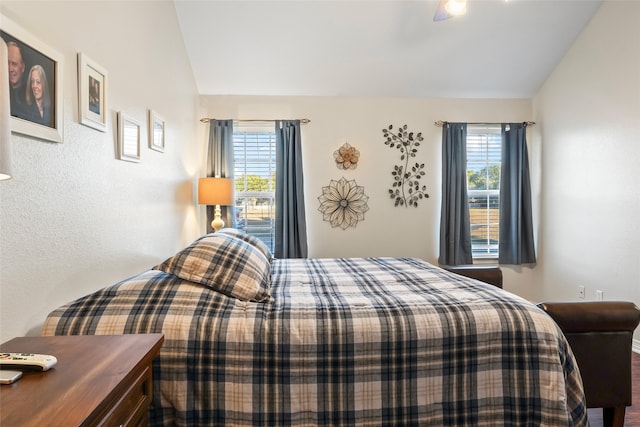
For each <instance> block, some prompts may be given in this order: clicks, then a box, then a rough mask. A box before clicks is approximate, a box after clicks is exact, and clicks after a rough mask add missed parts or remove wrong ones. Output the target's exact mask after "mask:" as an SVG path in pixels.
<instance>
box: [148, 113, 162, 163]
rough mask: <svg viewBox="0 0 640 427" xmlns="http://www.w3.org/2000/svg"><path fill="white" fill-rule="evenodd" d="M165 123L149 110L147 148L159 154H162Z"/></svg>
mask: <svg viewBox="0 0 640 427" xmlns="http://www.w3.org/2000/svg"><path fill="white" fill-rule="evenodd" d="M164 128H165V122H164V119H163V118H162V117H160V116H159V115H158V113H156V112H155V111H153V110H149V129H148V135H149V148H150V149H152V150H155V151H159V152H161V153H163V152H164V142H165V129H164Z"/></svg>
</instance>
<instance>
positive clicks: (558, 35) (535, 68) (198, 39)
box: [174, 0, 602, 98]
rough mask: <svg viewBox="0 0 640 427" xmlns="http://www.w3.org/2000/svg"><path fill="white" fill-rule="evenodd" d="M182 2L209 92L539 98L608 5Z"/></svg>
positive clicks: (542, 1)
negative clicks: (437, 17) (459, 11)
mask: <svg viewBox="0 0 640 427" xmlns="http://www.w3.org/2000/svg"><path fill="white" fill-rule="evenodd" d="M437 3H438V2H437V1H433V0H423V1H402V0H371V1H369V0H357V1H342V0H288V1H270V0H257V1H246V0H232V1H221V0H174V4H175V8H176V12H177V16H178V20H179V24H180V27H181V29H182V34H183V37H184V42H185V45H186V49H187V52H188V55H189V58H190V61H191V66H192V69H193V73H194V76H195V80H196V82H197V85H198V91H199V93H200V94H202V95H281V96H365V97H366V96H380V97H429V98H530V97H531V96H533V95H534V94H535V93H536V91H537V90H538V89H539V88H540V86H541V85H542V84H543V83H544V81H545V79H546V78H547V77H548V76H549V74H550V73H551V72H552V71H553V69H554V68H555V66H556V65H557V64H558V63H559V61H560V60H561V59H562V57H563V56H564V54H565V53H566V51H567V49H568V48H569V47H570V46H571V44H572V43H573V42H574V40H575V39H576V37H577V36H578V35H579V33H580V32H581V30H582V29H583V28H584V27H585V25H586V24H587V23H588V22H589V20H590V19H591V17H592V16H593V14H594V13H595V12H596V11H597V9H598V8H599V7H600V5H601V3H602V0H509V1H504V0H468V5H467V14H466V15H464V16H460V17H455V18H452V19H448V20H446V21H442V22H434V21H433V15H434V13H435V11H436V8H437Z"/></svg>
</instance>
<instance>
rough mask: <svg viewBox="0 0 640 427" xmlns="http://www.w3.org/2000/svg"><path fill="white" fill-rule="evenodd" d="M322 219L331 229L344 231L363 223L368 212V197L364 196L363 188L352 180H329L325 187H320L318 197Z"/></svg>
mask: <svg viewBox="0 0 640 427" xmlns="http://www.w3.org/2000/svg"><path fill="white" fill-rule="evenodd" d="M318 200H319V201H320V207H319V208H318V210H319V211H320V212H322V219H323V220H324V221H328V222H330V223H331V227H340V228H342V229H343V230H346V229H347V228H348V227H355V226H356V225H357V224H358V221H364V213H365V212H366V211H368V210H369V205H367V201H368V200H369V196H367V195H366V194H364V187H361V186H359V185H358V184H356V181H355V180H354V179H352V180H351V181H347V180H346V179H345V178H344V177H342V178H340V180H339V181H335V180H333V179H332V180H331V182H330V183H329V185H328V186H327V187H322V195H320V196H319V197H318Z"/></svg>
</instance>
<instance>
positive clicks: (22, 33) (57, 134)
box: [0, 15, 64, 142]
mask: <svg viewBox="0 0 640 427" xmlns="http://www.w3.org/2000/svg"><path fill="white" fill-rule="evenodd" d="M0 37H2V39H3V40H4V41H5V43H7V46H8V47H9V49H10V50H13V49H17V51H18V52H20V54H19V57H21V58H22V60H21V62H20V61H15V63H16V64H17V68H18V69H19V70H21V71H19V74H20V80H18V81H17V82H16V85H18V84H20V85H21V87H20V88H16V89H15V90H13V87H14V86H13V82H11V77H10V79H9V81H10V89H11V93H10V102H11V107H10V108H11V131H12V132H13V133H18V134H22V135H26V136H31V137H34V138H38V139H41V140H44V141H51V142H62V141H63V139H64V129H63V126H64V110H63V105H64V102H63V101H64V94H63V93H64V83H63V82H64V79H63V71H64V61H63V58H64V57H63V56H62V54H61V53H60V52H58V51H57V50H55V49H54V48H52V47H51V46H49V45H47V44H46V43H44V42H43V41H41V40H40V39H38V38H37V37H35V36H34V35H32V34H31V33H29V32H28V31H26V30H25V29H24V28H22V27H21V26H20V25H18V24H17V23H15V22H14V21H13V20H11V19H10V18H8V17H6V16H5V15H0ZM10 55H11V52H10ZM9 63H10V64H9V65H8V66H9V68H10V69H11V67H12V65H11V63H12V61H11V60H10V61H9ZM0 65H1V66H5V67H6V66H7V64H0ZM32 74H33V75H34V76H37V75H38V74H39V75H40V81H41V84H42V87H43V88H42V90H41V93H42V94H43V96H42V97H40V98H38V96H35V95H34V92H33V91H31V90H30V89H29V91H30V92H31V93H29V91H28V90H27V89H28V88H29V86H30V85H29V80H30V76H31V75H32ZM23 94H24V95H23ZM47 98H48V99H47ZM40 100H42V101H43V102H42V103H41V102H40Z"/></svg>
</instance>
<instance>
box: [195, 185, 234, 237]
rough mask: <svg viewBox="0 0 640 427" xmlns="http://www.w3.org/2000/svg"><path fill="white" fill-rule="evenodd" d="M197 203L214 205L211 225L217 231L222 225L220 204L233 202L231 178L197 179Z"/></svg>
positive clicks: (224, 204) (227, 204) (226, 204)
mask: <svg viewBox="0 0 640 427" xmlns="http://www.w3.org/2000/svg"><path fill="white" fill-rule="evenodd" d="M198 203H199V204H201V205H215V207H216V208H215V213H214V216H213V221H211V227H212V228H213V230H214V231H218V230H220V229H221V228H223V227H224V221H223V220H222V218H221V216H220V205H223V206H229V205H231V204H233V180H232V179H231V178H200V179H199V180H198Z"/></svg>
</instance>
